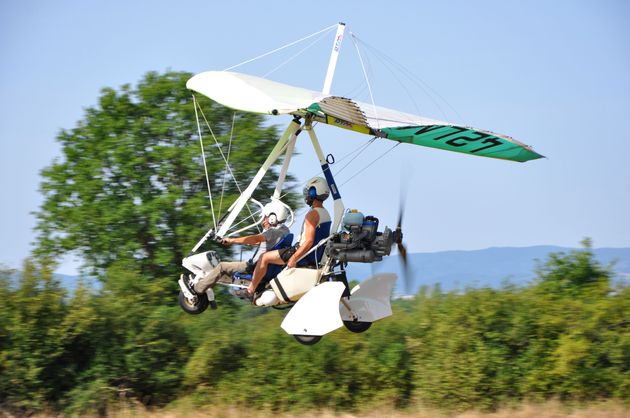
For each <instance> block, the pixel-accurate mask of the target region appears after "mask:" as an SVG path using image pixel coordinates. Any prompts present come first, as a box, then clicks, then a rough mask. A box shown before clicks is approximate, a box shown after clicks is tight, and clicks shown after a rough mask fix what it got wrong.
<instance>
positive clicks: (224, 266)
mask: <svg viewBox="0 0 630 418" xmlns="http://www.w3.org/2000/svg"><path fill="white" fill-rule="evenodd" d="M263 214H264V218H263V229H264V230H263V232H262V233H260V234H257V235H248V236H244V237H239V238H224V239H223V242H222V243H223V244H227V245H230V244H245V245H256V244H259V247H258V250H257V251H256V254H255V255H254V258H253V259H251V260H249V261H222V262H220V263H219V264H218V265H217V266H216V267H215V268H214V269H212V270H211V271H210V272H209V273H208V274H206V275H205V276H204V277H203V278H201V279H200V280H199V281H198V282H197V283H196V284H195V285H194V287H193V286H192V284H191V282H190V281H189V279H188V278H184V283H186V284H187V287H188V288H189V289H191V290H194V292H195V293H197V294H202V293H204V292H205V291H206V290H208V289H209V288H212V287H214V285H215V284H217V282H219V281H220V282H222V283H232V276H233V275H234V273H248V272H249V273H251V269H252V266H253V264H254V263H256V262H257V261H258V260H259V259H260V257H261V256H263V254H265V252H266V251H267V248H273V247H275V246H276V245H277V244H278V243H279V242H280V241H282V239H283V238H284V237H286V236H287V235H288V234H289V232H290V231H289V228H288V227H287V226H286V225H285V224H284V222H285V221H286V220H287V218H288V215H289V211H288V210H287V208H286V207H285V206H284V205H283V204H282V203H280V202H279V201H271V202H269V203H267V204H266V205H265V207H264V208H263ZM248 270H249V271H248Z"/></svg>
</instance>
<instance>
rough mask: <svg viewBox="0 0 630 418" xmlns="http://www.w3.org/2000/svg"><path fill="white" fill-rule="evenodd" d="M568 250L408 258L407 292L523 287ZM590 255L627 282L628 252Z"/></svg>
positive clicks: (393, 268) (357, 275) (359, 273)
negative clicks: (542, 265) (538, 265)
mask: <svg viewBox="0 0 630 418" xmlns="http://www.w3.org/2000/svg"><path fill="white" fill-rule="evenodd" d="M571 250H575V248H566V247H556V246H549V245H540V246H534V247H501V248H497V247H493V248H487V249H484V250H474V251H440V252H433V253H413V254H409V255H408V259H409V266H410V271H411V285H410V291H411V293H416V292H417V291H418V289H419V288H420V286H422V285H429V286H433V285H434V284H436V283H439V284H440V286H441V287H442V289H443V290H446V291H448V290H453V289H462V288H465V287H484V286H489V287H499V286H500V285H501V283H502V282H504V281H506V280H509V281H510V282H511V283H514V284H517V285H526V284H528V283H529V282H530V281H531V280H532V279H533V278H534V277H535V275H536V273H535V269H536V263H535V260H536V259H538V260H540V261H542V262H544V261H545V260H546V259H547V257H548V255H549V253H552V252H565V253H566V252H569V251H571ZM593 253H594V254H595V258H596V259H597V260H598V261H599V262H600V263H602V264H603V265H604V266H607V265H608V264H610V263H611V262H613V261H615V260H616V262H615V264H614V266H613V271H614V272H615V274H616V275H617V279H619V280H624V281H626V282H628V281H630V248H597V249H594V250H593ZM383 271H387V272H393V273H396V274H397V275H398V276H399V277H401V271H402V268H401V264H400V260H399V258H398V256H397V255H395V254H394V255H392V256H390V257H386V258H385V259H384V260H383V261H382V262H380V263H374V264H361V263H352V264H351V265H350V266H349V267H348V279H349V280H359V281H361V280H364V279H367V278H368V277H370V276H371V275H372V274H373V272H383ZM55 276H56V277H57V279H59V280H60V282H61V285H62V286H63V287H65V288H67V289H68V290H69V291H70V292H72V291H73V290H74V289H75V287H76V285H77V281H78V278H77V276H70V275H66V274H56V275H55ZM91 284H92V285H93V286H95V287H97V288H98V287H99V286H100V284H99V283H98V282H97V281H95V280H92V281H91ZM405 293H406V292H405V289H404V284H403V282H402V280H399V281H398V287H397V289H396V291H395V294H398V295H402V294H405Z"/></svg>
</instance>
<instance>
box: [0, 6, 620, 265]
mask: <svg viewBox="0 0 630 418" xmlns="http://www.w3.org/2000/svg"><path fill="white" fill-rule="evenodd" d="M337 21H344V22H346V23H347V24H348V30H349V31H351V32H352V33H354V34H355V35H356V36H357V38H358V39H360V40H361V41H362V42H364V43H365V44H368V45H370V46H371V47H373V48H375V49H376V50H379V51H382V52H384V53H386V54H387V55H388V56H389V57H391V58H393V59H394V60H395V61H396V62H397V63H398V64H399V65H401V66H404V67H405V68H407V69H409V70H411V71H412V72H413V73H414V74H415V75H416V76H417V77H419V78H420V79H422V80H424V82H426V84H427V85H428V86H430V88H431V90H429V91H435V92H437V93H439V96H440V97H442V98H444V99H445V100H446V101H447V102H448V105H446V104H445V102H444V101H443V100H442V99H440V98H437V99H436V98H435V97H434V99H433V100H432V99H431V97H430V95H429V94H427V93H426V92H425V91H423V89H421V88H419V86H418V85H416V84H414V83H409V81H408V80H403V81H406V83H407V84H406V88H405V89H403V88H402V87H401V86H400V84H399V83H398V81H397V77H401V76H400V74H398V75H395V74H392V73H390V72H388V71H387V69H386V67H385V66H383V65H382V62H380V61H379V60H378V59H377V58H375V55H370V54H369V53H368V52H367V50H365V49H364V50H362V53H365V56H364V59H365V60H366V66H367V68H368V70H369V75H370V83H371V86H372V88H373V93H374V99H375V101H376V102H377V104H379V105H382V106H387V107H393V108H397V109H400V110H404V111H407V112H410V113H421V114H422V115H424V116H428V117H434V118H438V119H446V120H450V121H453V122H461V123H465V124H467V125H471V126H474V127H478V128H482V129H487V130H492V131H495V132H500V133H505V134H508V135H511V136H513V137H515V138H517V139H519V140H521V141H522V142H525V143H527V144H530V145H532V146H533V147H534V148H535V149H536V150H537V151H538V152H540V153H542V154H543V155H546V156H547V157H548V159H545V160H538V161H533V162H529V163H525V164H518V163H511V162H506V161H499V160H492V159H484V158H475V157H470V156H466V155H459V154H455V153H448V152H444V151H439V150H432V149H425V148H420V147H413V146H410V145H401V146H400V147H397V148H396V149H394V150H393V151H392V152H390V153H389V154H387V155H386V156H385V157H383V158H382V159H380V160H378V161H377V162H376V163H375V164H374V165H372V166H371V167H370V168H368V169H367V170H365V171H364V172H363V173H362V174H361V175H359V176H357V177H355V178H353V179H352V180H351V181H349V182H348V183H347V184H345V185H344V186H343V188H342V189H341V192H342V195H343V197H344V201H345V203H346V207H356V208H359V209H361V210H362V211H364V212H365V213H366V214H367V213H369V214H374V215H376V216H378V217H379V218H380V219H381V222H382V223H386V224H390V225H391V224H392V223H394V222H395V218H396V213H397V211H398V195H399V189H400V178H401V176H405V177H407V178H409V181H408V183H409V192H408V198H407V208H406V209H407V211H406V219H405V229H406V239H407V244H408V247H409V250H410V251H412V252H420V251H423V252H424V251H440V250H455V249H463V250H467V249H479V248H486V247H491V246H527V245H538V244H551V245H562V246H577V245H578V243H579V241H580V240H581V239H582V238H583V237H585V236H589V237H592V238H593V240H594V243H595V245H596V246H597V247H628V246H630V216H629V214H630V152H629V148H630V134H629V133H628V128H627V127H626V124H627V122H628V121H629V120H630V25H628V22H629V21H630V3H628V2H625V1H610V0H608V1H598V2H593V1H590V2H588V1H554V2H549V1H527V2H525V1H475V2H469V1H445V2H435V1H431V2H424V1H390V2H367V1H345V2H338V1H336V2H326V1H323V2H317V3H296V2H287V1H275V2H260V1H241V2H238V3H233V2H220V3H219V2H210V1H179V2H159V1H150V2H149V1H134V2H123V1H108V2H104V1H91V2H90V1H88V2H86V1H57V2H46V1H29V2H23V1H13V0H4V1H3V2H1V3H0V59H1V62H2V65H0V94H1V97H2V99H3V100H2V101H1V102H0V196H2V202H3V204H2V205H1V206H0V236H1V240H0V250H1V251H0V254H1V255H0V263H3V264H5V265H8V266H11V267H19V266H20V263H21V261H22V260H23V259H24V258H25V257H26V256H27V255H28V254H29V252H30V243H31V242H32V241H33V239H34V237H35V235H34V233H33V232H32V228H33V226H34V224H35V220H34V217H33V216H32V215H31V212H33V211H36V210H37V209H38V206H39V204H40V203H41V196H40V194H39V192H38V184H39V171H40V170H41V169H42V168H44V167H45V166H47V165H49V164H50V163H51V162H52V161H53V160H54V159H55V158H59V157H60V149H59V146H58V144H57V143H56V141H55V137H56V135H57V133H58V132H59V131H60V130H61V129H64V128H72V127H73V126H74V125H75V124H76V122H77V121H79V120H80V119H81V118H82V117H83V115H84V110H85V108H86V107H88V106H92V105H94V104H95V103H96V100H97V97H98V95H99V91H100V89H101V88H103V87H119V86H120V85H122V84H124V83H131V84H135V83H136V82H137V81H138V80H139V79H140V78H141V77H142V76H143V74H144V73H146V72H147V71H150V70H156V71H165V70H167V69H171V70H185V71H190V72H201V71H205V70H211V69H214V70H216V69H224V68H226V67H229V66H231V65H233V64H236V63H239V62H242V61H244V60H246V59H249V58H252V57H254V56H257V55H259V54H261V53H264V52H267V51H269V50H272V49H274V48H276V47H279V46H282V45H285V44H287V43H289V42H291V41H294V40H296V39H299V38H301V37H303V36H305V35H308V34H311V33H313V32H316V31H318V30H320V29H323V28H325V27H328V26H330V25H333V24H335V23H336V22H337ZM347 35H348V34H347ZM332 37H333V32H330V33H329V34H328V36H327V37H326V38H323V39H321V40H320V41H319V42H317V43H316V44H315V45H313V46H312V47H311V48H310V49H309V50H308V51H306V52H305V53H303V54H301V55H299V56H298V57H296V58H295V59H293V60H292V61H291V62H290V63H288V64H287V65H285V66H283V67H282V68H280V69H279V70H278V71H276V72H274V73H273V74H271V75H270V76H269V78H271V79H274V80H277V81H283V82H287V83H290V84H294V85H301V86H303V87H307V88H311V89H321V86H322V84H323V79H324V75H325V71H326V66H327V56H328V54H329V51H330V47H331V44H332ZM306 44H308V42H307V43H303V44H300V45H299V46H298V47H297V48H294V49H291V50H287V51H286V52H283V53H279V54H276V55H274V56H272V57H268V58H265V59H262V60H259V61H256V62H254V63H252V64H248V65H246V66H243V67H241V68H239V69H238V71H242V72H247V73H251V74H254V75H263V74H265V73H266V72H268V71H269V70H271V69H273V68H275V67H276V66H277V65H278V64H279V63H281V62H283V61H284V60H286V59H288V58H290V57H293V55H294V54H296V53H297V52H298V51H299V50H300V49H301V48H302V47H304V46H306ZM362 80H363V76H362V73H361V67H360V65H359V62H358V59H357V54H356V51H355V47H354V45H353V42H352V41H351V38H350V37H349V36H346V39H345V42H344V44H343V46H342V51H341V56H340V61H339V66H338V72H337V75H336V78H335V81H334V83H333V89H332V92H333V93H336V94H342V95H343V94H349V93H350V92H356V93H357V94H358V96H359V97H357V98H358V99H359V100H362V101H369V98H368V97H367V96H366V95H365V94H366V89H365V85H363V86H362V83H363V82H362ZM361 87H362V88H361ZM425 90H426V89H425ZM410 95H411V97H413V99H414V100H413V101H411V100H410V99H409V96H410ZM436 101H437V102H438V103H439V104H440V106H438V105H436V104H435V102H436ZM451 107H452V108H453V109H454V110H452V109H451ZM287 122H288V118H274V119H271V120H270V123H276V124H279V125H284V124H286V123H287ZM318 133H319V136H320V139H321V142H322V146H323V148H324V151H325V152H327V153H328V152H332V153H333V154H335V155H336V156H337V157H339V156H343V155H344V154H345V153H347V152H349V151H350V150H352V149H355V148H356V147H358V146H360V145H361V144H362V143H364V142H365V141H366V140H367V139H369V138H368V137H365V136H361V135H358V134H353V133H349V132H345V131H340V130H336V129H333V128H330V127H321V129H320V130H319V131H318ZM391 146H392V143H391V142H390V143H387V142H386V141H378V142H377V143H375V144H374V145H373V146H371V147H370V148H369V149H368V151H366V153H365V156H364V158H363V159H362V161H361V162H360V163H357V164H356V165H354V166H352V167H349V168H348V169H347V170H348V171H347V172H344V173H343V174H344V175H339V176H338V182H339V183H341V184H343V183H344V181H345V179H346V178H347V177H350V174H352V173H354V172H357V171H358V170H360V169H361V168H362V166H364V165H366V164H367V163H369V162H370V161H372V160H373V159H375V158H377V157H378V156H379V155H381V154H383V153H384V152H385V151H387V150H388V149H389V148H390V147H391ZM298 149H299V151H300V152H301V155H300V156H299V157H297V158H296V159H295V160H294V164H293V166H292V172H293V173H294V174H296V175H297V176H298V178H299V179H301V180H303V181H305V180H306V179H307V178H308V177H309V176H311V175H313V174H315V173H317V170H318V165H317V163H316V160H315V158H314V156H313V153H312V150H311V149H310V145H309V144H308V143H307V142H306V141H305V139H302V141H301V143H299V144H298ZM200 169H201V168H200ZM333 169H334V168H333ZM203 232H205V231H200V235H202V234H203ZM75 269H76V262H73V261H72V260H66V262H64V264H62V266H61V267H60V271H61V272H64V273H73V272H75Z"/></svg>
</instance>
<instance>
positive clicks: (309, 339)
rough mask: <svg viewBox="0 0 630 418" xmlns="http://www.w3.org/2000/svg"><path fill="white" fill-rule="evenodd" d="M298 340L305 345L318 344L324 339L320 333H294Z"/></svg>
mask: <svg viewBox="0 0 630 418" xmlns="http://www.w3.org/2000/svg"><path fill="white" fill-rule="evenodd" d="M293 337H294V338H295V339H296V340H297V342H299V343H300V344H304V345H313V344H317V343H318V342H319V340H321V339H322V337H321V336H320V335H294V336H293Z"/></svg>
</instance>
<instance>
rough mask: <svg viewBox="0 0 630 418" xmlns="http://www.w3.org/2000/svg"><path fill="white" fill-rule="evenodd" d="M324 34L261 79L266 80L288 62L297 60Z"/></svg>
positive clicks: (324, 34) (323, 34)
mask: <svg viewBox="0 0 630 418" xmlns="http://www.w3.org/2000/svg"><path fill="white" fill-rule="evenodd" d="M326 34H327V33H326V32H324V33H322V34H321V36H320V37H319V38H317V39H315V40H314V41H313V42H311V43H310V44H308V45H307V46H306V47H304V48H303V49H302V50H300V51H299V52H298V53H297V54H295V55H293V56H292V57H290V58H289V59H287V60H285V61H284V62H282V63H281V64H280V65H278V66H277V67H275V68H274V69H272V70H271V71H268V72H267V73H265V74H264V75H263V76H262V77H263V78H267V77H268V76H269V75H270V74H272V73H274V72H276V71H277V70H279V69H280V68H282V67H284V66H285V65H287V64H288V63H289V62H291V61H293V60H294V59H295V58H297V57H298V56H300V55H302V54H303V53H304V51H306V50H307V49H309V48H310V47H312V46H313V45H315V44H316V43H318V42H319V41H321V40H322V39H323V38H324V36H326Z"/></svg>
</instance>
